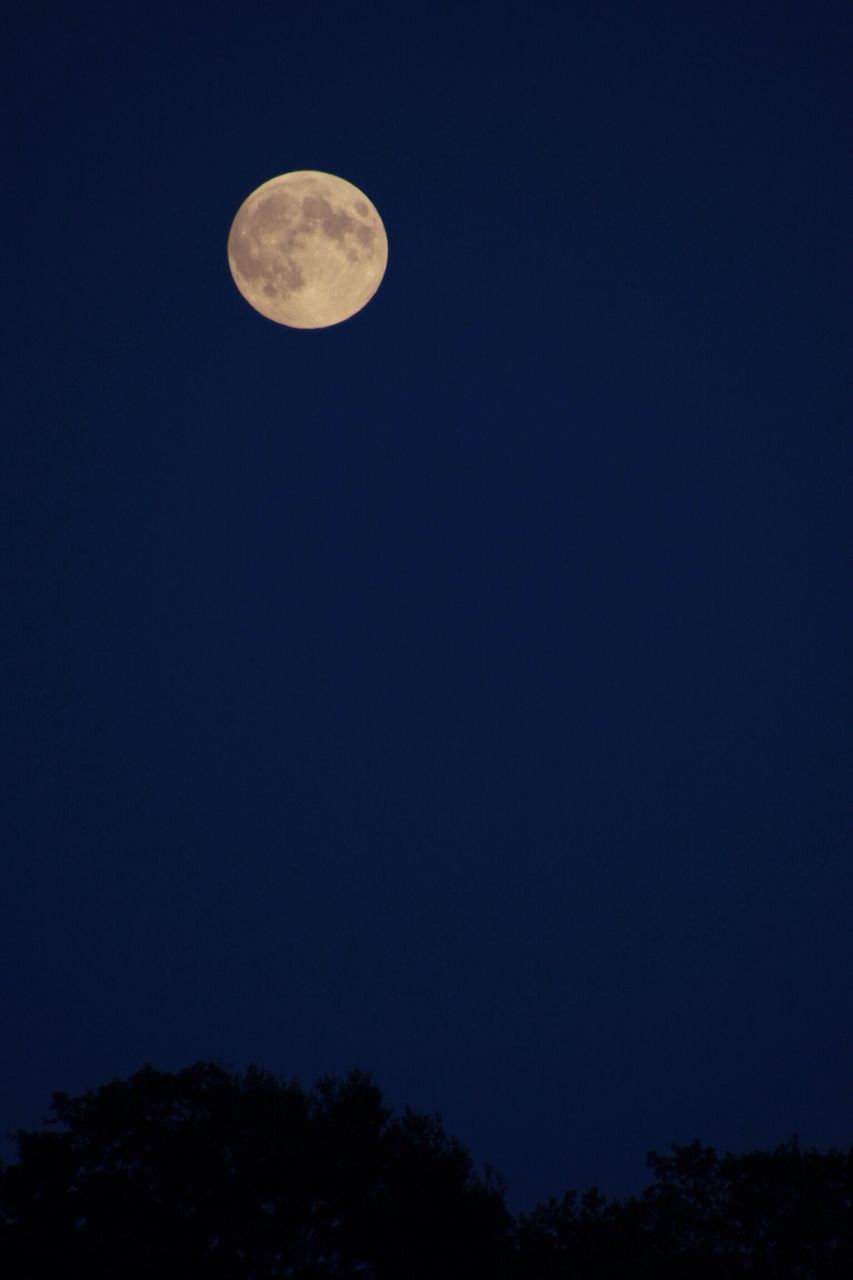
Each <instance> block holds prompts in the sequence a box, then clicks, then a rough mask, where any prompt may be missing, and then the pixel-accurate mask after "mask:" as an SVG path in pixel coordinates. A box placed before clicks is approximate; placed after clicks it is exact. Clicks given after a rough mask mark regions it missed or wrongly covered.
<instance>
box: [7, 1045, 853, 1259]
mask: <svg viewBox="0 0 853 1280" xmlns="http://www.w3.org/2000/svg"><path fill="white" fill-rule="evenodd" d="M52 1111H53V1113H54V1114H53V1118H52V1119H51V1120H49V1121H47V1128H46V1129H45V1130H40V1131H35V1130H25V1129H20V1130H18V1131H17V1134H16V1135H15V1136H16V1138H17V1146H18V1160H17V1162H16V1163H15V1164H11V1165H8V1166H6V1167H3V1166H1V1165H0V1275H2V1276H3V1278H4V1280H42V1277H44V1278H45V1280H47V1278H48V1277H49V1278H50V1280H83V1278H84V1277H85V1280H153V1277H155V1276H156V1277H158V1280H168V1277H171V1276H180V1277H182V1280H187V1278H192V1280H195V1277H198V1278H199V1280H238V1278H239V1280H331V1278H332V1277H334V1278H335V1280H350V1278H352V1280H356V1278H359V1280H457V1278H458V1280H462V1278H463V1277H464V1280H479V1278H480V1277H485V1278H486V1280H613V1277H622V1276H625V1277H632V1278H633V1277H638V1278H639V1280H646V1278H648V1280H651V1278H652V1277H654V1280H730V1278H732V1280H733V1278H735V1277H752V1278H753V1280H755V1278H756V1277H758V1278H761V1277H768V1280H769V1278H772V1280H836V1277H837V1278H838V1280H841V1277H844V1278H845V1280H847V1277H848V1276H851V1275H853V1147H851V1148H850V1149H849V1150H848V1151H847V1152H841V1151H830V1152H828V1153H825V1154H821V1153H818V1152H816V1151H814V1150H802V1149H801V1148H800V1146H799V1144H798V1142H797V1141H796V1139H793V1140H792V1141H791V1142H789V1143H786V1144H783V1145H782V1146H780V1147H778V1148H777V1149H776V1150H775V1151H772V1152H761V1151H757V1152H751V1153H748V1154H746V1155H741V1156H733V1155H724V1156H722V1157H718V1156H717V1154H716V1153H715V1151H714V1150H713V1149H712V1148H711V1147H706V1146H703V1145H702V1144H701V1143H699V1142H694V1143H692V1144H690V1145H688V1146H675V1147H673V1148H672V1154H671V1155H667V1156H662V1155H658V1154H657V1153H655V1152H652V1153H650V1154H649V1156H648V1157H647V1162H648V1165H649V1168H650V1169H651V1171H652V1173H653V1175H654V1182H653V1183H652V1184H651V1185H650V1186H649V1187H648V1188H647V1189H646V1190H645V1191H644V1192H643V1193H642V1194H641V1195H640V1196H638V1197H635V1198H631V1199H628V1200H625V1201H615V1202H612V1203H608V1202H607V1201H606V1200H605V1199H604V1197H603V1196H601V1195H600V1194H599V1192H598V1191H597V1190H596V1189H595V1188H593V1189H592V1190H590V1191H587V1192H586V1193H584V1194H583V1195H581V1196H579V1195H578V1194H577V1193H576V1192H574V1191H572V1192H567V1193H566V1194H565V1195H564V1196H563V1197H562V1199H560V1200H556V1199H552V1200H550V1201H548V1202H547V1203H546V1204H542V1205H539V1206H538V1207H537V1208H536V1209H534V1210H533V1211H532V1212H531V1213H526V1214H521V1215H520V1216H519V1217H518V1219H514V1218H513V1217H512V1216H511V1215H510V1213H509V1212H508V1210H507V1208H506V1204H505V1200H504V1191H505V1187H504V1183H503V1181H502V1179H501V1178H499V1177H498V1176H497V1175H495V1174H493V1173H491V1172H488V1171H487V1172H486V1173H485V1174H484V1175H480V1174H478V1173H477V1172H476V1171H475V1169H474V1167H473V1164H472V1161H471V1157H470V1156H469V1154H468V1152H467V1151H466V1150H465V1148H464V1147H462V1146H461V1145H460V1144H459V1143H458V1142H457V1141H456V1140H455V1139H453V1138H451V1137H449V1136H448V1135H447V1134H446V1133H445V1131H444V1129H443V1127H442V1124H441V1121H440V1119H439V1118H438V1117H436V1116H426V1115H421V1114H418V1113H416V1112H414V1111H412V1110H411V1109H410V1108H406V1109H405V1110H404V1111H403V1113H402V1114H401V1115H399V1116H396V1117H395V1116H394V1115H393V1114H392V1112H391V1111H390V1109H389V1108H388V1107H387V1106H385V1104H384V1103H383V1100H382V1095H381V1093H380V1091H379V1089H378V1088H377V1086H376V1085H375V1084H374V1083H373V1080H372V1079H371V1077H370V1076H368V1075H365V1074H363V1073H361V1072H358V1071H352V1072H350V1073H349V1074H348V1075H347V1076H345V1077H343V1078H340V1077H336V1076H324V1077H323V1078H322V1079H320V1080H319V1081H317V1083H316V1084H315V1085H314V1087H313V1089H311V1090H308V1091H306V1090H305V1089H303V1088H302V1087H301V1086H300V1085H299V1084H298V1083H297V1082H295V1081H290V1082H286V1081H282V1080H280V1079H278V1078H276V1077H274V1076H272V1075H270V1074H268V1073H267V1072H264V1071H260V1070H258V1069H257V1068H255V1067H250V1068H249V1069H248V1071H246V1072H245V1074H243V1075H242V1076H241V1075H237V1074H235V1073H234V1072H232V1071H230V1070H228V1069H227V1068H225V1067H223V1066H220V1065H218V1064H216V1063H212V1062H199V1063H196V1064H195V1065H193V1066H190V1067H187V1068H186V1069H185V1070H183V1071H179V1072H176V1073H168V1072H162V1071H158V1070H156V1069H155V1068H154V1067H152V1066H149V1065H146V1066H145V1067H143V1068H142V1070H141V1071H138V1072H136V1073H135V1074H134V1075H132V1076H130V1077H129V1078H128V1079H127V1080H116V1081H113V1082H112V1083H111V1084H107V1085H104V1086H102V1087H101V1088H99V1089H97V1090H95V1091H92V1090H89V1091H87V1092H86V1093H85V1094H83V1095H82V1096H80V1097H76V1098H71V1097H69V1096H68V1094H65V1093H55V1094H54V1095H53V1102H52Z"/></svg>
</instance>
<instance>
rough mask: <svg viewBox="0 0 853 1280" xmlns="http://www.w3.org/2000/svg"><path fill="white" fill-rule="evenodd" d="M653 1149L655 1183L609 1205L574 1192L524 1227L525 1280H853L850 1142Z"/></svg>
mask: <svg viewBox="0 0 853 1280" xmlns="http://www.w3.org/2000/svg"><path fill="white" fill-rule="evenodd" d="M672 1151H673V1154H672V1155H670V1156H662V1155H658V1154H657V1153H656V1152H654V1151H652V1152H650V1153H649V1155H648V1156H647V1158H646V1163H647V1164H648V1166H649V1168H650V1169H651V1170H652V1172H653V1173H654V1175H655V1182H654V1183H653V1184H652V1185H651V1186H649V1187H648V1188H647V1189H646V1190H645V1191H644V1192H643V1193H642V1195H641V1196H640V1197H639V1198H631V1199H629V1200H625V1201H621V1202H618V1201H617V1202H614V1203H611V1204H608V1203H607V1202H606V1201H605V1200H604V1199H603V1197H601V1196H600V1195H598V1193H597V1192H596V1191H595V1189H593V1191H591V1192H587V1193H586V1194H585V1195H584V1196H582V1197H580V1198H578V1196H577V1194H576V1193H575V1192H569V1193H568V1194H567V1195H565V1196H564V1197H563V1199H562V1200H560V1201H557V1200H551V1201H549V1202H548V1203H547V1204H546V1205H540V1206H539V1207H538V1208H537V1209H535V1210H534V1211H533V1213H531V1214H524V1215H522V1216H521V1220H520V1223H519V1226H518V1230H517V1238H518V1243H519V1253H520V1258H521V1260H522V1273H523V1274H524V1275H525V1276H529V1277H531V1280H532V1278H533V1277H535V1280H557V1277H561V1278H567V1277H570V1276H571V1277H575V1278H576V1280H599V1277H600V1278H601V1280H605V1278H607V1277H612V1276H617V1275H630V1276H632V1277H641V1278H642V1277H648V1278H649V1280H651V1278H652V1277H654V1280H694V1278H695V1280H729V1278H730V1277H741V1276H743V1277H747V1276H750V1277H772V1280H836V1277H837V1278H838V1280H842V1277H844V1278H846V1277H849V1276H851V1275H853V1147H851V1148H850V1149H849V1150H848V1151H847V1152H841V1151H830V1152H828V1153H826V1154H821V1153H819V1152H817V1151H804V1150H802V1149H801V1148H800V1146H799V1143H798V1142H797V1139H796V1138H794V1139H792V1140H791V1141H790V1142H789V1143H784V1144H783V1145H782V1146H780V1147H777V1149H776V1150H775V1151H772V1152H764V1151H755V1152H750V1153H748V1154H746V1155H741V1156H734V1155H725V1156H723V1157H718V1156H717V1154H716V1152H715V1151H714V1149H713V1148H712V1147H706V1146H703V1145H702V1143H700V1142H693V1143H690V1144H689V1145H687V1146H674V1147H673V1148H672Z"/></svg>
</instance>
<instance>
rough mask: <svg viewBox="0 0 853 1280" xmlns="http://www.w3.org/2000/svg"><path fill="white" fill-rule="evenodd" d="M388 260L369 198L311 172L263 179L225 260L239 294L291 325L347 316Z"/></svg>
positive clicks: (364, 299) (323, 323)
mask: <svg viewBox="0 0 853 1280" xmlns="http://www.w3.org/2000/svg"><path fill="white" fill-rule="evenodd" d="M387 262H388V237H387V236H386V234H385V227H384V226H383V225H382V219H381V218H380V216H379V214H378V213H377V212H376V209H375V208H374V206H373V204H372V203H371V201H370V200H368V198H367V196H366V195H365V194H364V192H363V191H359V189H358V187H354V186H353V185H352V183H351V182H346V181H345V180H344V179H343V178H336V177H335V176H334V175H333V174H331V173H319V172H318V171H317V170H315V169H299V170H296V171H295V172H294V173H283V174H281V175H280V176H279V177H277V178H270V180H269V182H265V183H263V185H262V186H260V187H258V188H257V189H256V190H255V191H253V192H252V194H251V195H249V196H247V197H246V199H245V200H244V201H243V203H242V204H241V205H240V208H239V209H238V210H237V215H236V217H235V218H234V221H233V223H232V224H231V231H230V233H229V235H228V265H229V266H230V268H231V274H232V276H233V277H234V283H235V284H236V286H237V288H238V289H239V290H240V292H241V293H242V295H243V297H244V298H245V299H246V301H247V302H248V303H249V305H250V306H252V307H254V308H255V310H256V311H259V312H260V313H261V315H262V316H266V317H267V318H268V319H269V320H274V321H275V322H276V324H286V325H289V326H290V327H291V328H293V329H325V328H326V327H328V326H329V325H333V324H340V323H341V321H342V320H348V319H349V317H350V316H353V315H355V313H356V312H357V311H360V310H361V308H362V307H363V306H365V305H366V303H368V302H369V301H370V299H371V298H372V297H373V295H374V293H375V292H376V290H377V289H378V288H379V285H380V283H381V281H382V277H383V275H384V274H385V267H386V265H387Z"/></svg>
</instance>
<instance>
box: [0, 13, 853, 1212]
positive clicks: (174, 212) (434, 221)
mask: <svg viewBox="0 0 853 1280" xmlns="http://www.w3.org/2000/svg"><path fill="white" fill-rule="evenodd" d="M851 17H853V11H851V8H850V6H849V4H848V3H846V2H839V3H833V2H830V0H826V2H821V0H811V2H809V3H806V2H805V0H804V2H803V3H785V2H784V0H778V2H775V3H772V4H771V3H763V2H761V3H759V2H757V0H756V2H754V3H750V2H749V0H740V2H738V3H734V2H733V0H709V2H708V3H704V2H702V0H692V2H691V3H689V4H685V3H683V2H682V0H671V2H664V0H647V2H646V3H642V4H640V3H637V4H634V3H628V0H620V2H618V3H615V2H611V3H608V2H607V0H588V2H586V3H583V2H572V3H559V4H558V3H556V2H555V3H528V4H519V3H512V4H507V3H504V4H500V3H491V4H489V5H485V4H482V5H479V4H476V5H475V4H471V3H464V2H462V0H455V2H452V3H451V2H449V0H448V2H447V3H432V4H427V3H424V2H423V0H420V2H418V3H411V4H408V3H403V2H402V0H397V2H396V3H395V4H384V3H376V2H374V3H371V4H367V5H356V4H352V3H343V2H341V0H327V2H326V3H322V4H320V3H318V4H308V3H304V2H303V3H300V4H294V3H289V2H285V0H279V3H272V2H271V0H270V2H268V3H265V4H261V3H258V2H257V0H240V3H237V0H231V3H229V4H227V5H225V4H221V3H210V2H208V3H201V2H200V0H199V2H198V3H191V2H188V3H183V4H182V3H176V2H175V0H171V2H170V3H168V4H167V3H160V2H158V0H146V3H144V4H138V5H135V4H130V3H126V4H117V3H115V0H110V3H108V4H107V3H100V2H98V0H95V2H92V3H84V4H82V5H71V4H68V3H66V2H65V0H62V2H60V0H13V2H11V3H9V0H7V3H6V4H5V5H4V17H3V19H2V29H0V49H1V50H2V53H0V62H2V65H0V105H2V112H3V115H2V119H3V140H4V143H5V144H6V155H7V158H6V161H5V163H4V166H3V170H4V178H5V179H6V181H5V183H4V189H5V195H4V200H3V206H2V209H3V219H4V222H5V229H4V234H3V246H4V254H3V258H4V266H3V292H4V294H5V305H4V308H3V321H2V324H3V339H2V350H3V369H4V372H3V378H2V383H0V415H2V463H0V486H2V490H1V492H0V510H2V520H3V536H2V548H3V562H4V567H3V581H4V586H3V592H2V594H3V605H4V614H5V617H6V621H5V622H4V625H3V632H2V645H3V648H4V649H5V651H6V656H5V658H4V661H3V669H4V676H3V697H4V711H3V717H2V718H3V723H4V731H3V732H4V739H5V743H6V748H7V764H6V766H5V768H4V781H5V786H4V790H5V791H6V792H7V802H6V803H5V806H4V818H3V835H2V849H3V855H2V856H3V868H2V879H0V939H2V942H0V1001H1V1002H2V1003H1V1004H0V1008H2V1026H3V1035H4V1042H5V1043H4V1050H3V1055H2V1057H3V1069H2V1079H0V1129H3V1130H6V1129H10V1128H12V1127H14V1126H17V1125H37V1124H39V1122H40V1120H41V1118H42V1116H44V1115H45V1114H47V1111H48V1107H49V1101H50V1093H51V1090H53V1089H64V1090H67V1091H70V1092H72V1093H73V1092H79V1091H82V1090H84V1089H86V1088H89V1087H91V1088H95V1087H97V1086H98V1085H99V1084H102V1083H106V1082H107V1081H108V1080H111V1079H114V1078H115V1077H117V1076H126V1075H128V1074H129V1073H131V1072H132V1071H134V1070H136V1069H137V1068H139V1067H140V1066H141V1065H142V1063H143V1062H145V1061H148V1062H151V1063H152V1064H154V1065H155V1066H157V1067H159V1068H161V1069H164V1070H176V1069H178V1068H180V1067H183V1066H186V1065H189V1064H190V1063H191V1062H194V1061H196V1060H198V1059H200V1058H209V1057H212V1058H217V1059H219V1060H220V1061H223V1062H225V1063H228V1064H230V1065H232V1066H234V1067H235V1068H236V1069H239V1070H242V1069H243V1068H244V1067H245V1066H247V1065H248V1064H249V1063H250V1062H255V1063H258V1064H259V1065H262V1066H264V1067H266V1068H267V1069H268V1070H270V1071H272V1072H274V1073H276V1074H278V1075H281V1076H284V1077H286V1078H289V1077H291V1076H293V1075H295V1076H297V1077H298V1078H299V1079H300V1080H301V1081H302V1082H303V1083H304V1084H305V1085H306V1086H308V1085H310V1084H311V1083H312V1082H313V1081H314V1079H315V1078H316V1077H317V1076H318V1075H319V1074H321V1073H323V1072H327V1071H334V1072H338V1071H345V1070H347V1069H348V1068H349V1067H360V1068H362V1069H363V1070H365V1071H369V1072H371V1073H372V1074H373V1075H374V1076H375V1078H376V1080H377V1083H378V1084H379V1085H380V1087H381V1088H382V1090H383V1092H384V1093H385V1095H386V1098H387V1100H388V1101H389V1103H390V1104H391V1105H393V1106H394V1107H400V1106H402V1105H403V1104H404V1103H409V1104H411V1105H412V1106H413V1107H415V1108H416V1109H417V1110H421V1111H439V1112H441V1114H442V1116H443V1118H444V1122H445V1125H446V1127H447V1128H448V1130H449V1131H450V1132H452V1133H453V1134H455V1135H456V1136H458V1137H459V1138H460V1140H461V1141H463V1142H464V1143H465V1144H466V1145H467V1146H468V1147H469V1148H470V1150H471V1152H472V1155H473V1156H474V1158H475V1160H476V1162H477V1163H478V1164H479V1163H480V1162H483V1161H489V1162H491V1163H492V1164H494V1165H495V1166H496V1167H497V1168H498V1169H499V1170H501V1171H502V1172H503V1173H504V1174H505V1175H506V1176H507V1178H508V1180H509V1197H508V1198H509V1203H510V1205H511V1207H514V1208H518V1207H522V1208H526V1207H530V1206H532V1205H533V1203H535V1201H536V1200H539V1199H542V1198H545V1197H547V1196H548V1195H550V1194H559V1193H561V1192H562V1191H563V1190H564V1189H566V1188H567V1187H570V1186H580V1187H586V1186H588V1185H590V1184H591V1183H593V1182H596V1183H598V1185H599V1186H600V1187H601V1189H602V1190H603V1191H604V1193H605V1194H607V1195H608V1196H617V1195H624V1194H628V1193H631V1192H634V1191H636V1190H638V1189H639V1188H640V1187H641V1186H642V1185H643V1183H644V1181H645V1178H646V1174H645V1167H644V1160H643V1157H644V1153H645V1152H646V1150H648V1149H649V1148H651V1147H655V1148H657V1149H659V1150H666V1149H667V1148H668V1147H669V1144H670V1143H672V1142H689V1141H690V1140H692V1139H693V1138H695V1137H699V1138H701V1139H702V1140H703V1141H704V1142H707V1143H710V1144H713V1145H715V1146H718V1147H720V1148H722V1149H729V1150H733V1151H744V1150H750V1149H754V1148H756V1147H765V1148H766V1147H772V1146H775V1145H776V1144H778V1143H780V1142H782V1141H784V1140H786V1139H787V1138H788V1137H790V1136H791V1134H792V1133H795V1132H796V1133H798V1134H799V1135H800V1139H801V1142H802V1143H803V1144H805V1145H811V1144H815V1145H816V1146H818V1147H821V1148H823V1147H827V1146H832V1145H835V1146H840V1145H841V1146H843V1145H846V1144H848V1143H849V1142H850V1140H851V1138H853V1092H851V1090H850V1080H851V1073H853V955H852V954H851V940H850V920H851V903H853V860H851V848H853V842H851V838H850V837H851V831H850V822H849V807H848V798H849V779H850V773H851V765H853V752H851V732H850V729H851V723H853V688H851V680H850V672H851V654H852V653H853V644H851V641H853V627H851V612H850V609H849V600H850V590H849V584H850V578H851V573H850V570H851V564H853V557H851V554H850V553H851V525H853V521H851V500H850V494H851V479H853V468H851V445H850V423H851V412H850V410H851V399H852V398H851V395H850V381H849V377H848V352H849V349H850V337H851V332H850V330H851V326H850V323H849V310H848V301H849V296H850V283H851V279H850V269H849V262H850V260H849V257H848V256H847V242H848V237H849V228H850V223H851V212H853V201H851V198H850V196H851V187H850V178H849V159H848V154H847V153H848V144H849V128H848V125H847V121H848V120H849V111H850V97H849V90H848V88H847V83H846V82H847V79H848V75H849V68H850V66H851V65H853V39H851V34H853V22H851ZM294 169H319V170H324V171H327V172H330V173H334V174H338V175H340V176H341V177H343V178H345V179H347V180H348V181H349V182H352V183H354V184H355V185H356V186H358V187H360V188H361V189H362V190H363V191H364V192H365V193H366V194H367V195H368V196H369V197H370V199H371V200H372V201H373V202H374V203H375V205H376V207H377V209H378V210H379V213H380V214H381V216H382V218H383V221H384V223H385V226H386V229H387V232H388V239H389V263H388V270H387V273H386V276H385V280H384V282H383V284H382V286H381V287H380V289H379V291H378V293H377V294H376V296H375V297H374V298H373V300H372V301H371V302H370V303H369V304H368V306H367V307H366V308H365V309H364V310H363V311H362V312H360V313H359V314H358V315H356V316H355V317H353V318H352V319H350V320H348V321H346V322H345V323H343V324H341V325H339V326H335V327H332V328H329V329H325V330H316V331H297V330H293V329H288V328H286V327H283V326H281V325H277V324H273V323H271V322H270V321H268V320H265V319H264V318H262V317H261V316H260V315H258V314H257V313H256V312H254V311H253V310H252V309H251V308H250V307H249V306H248V305H247V304H246V303H245V301H244V300H243V299H242V298H241V296H240V294H239V293H238V292H237V290H236V288H235V287H234V284H233V282H232V279H231V276H230V274H229V270H228V264H227V259H226V252H225V249H226V240H227V236H228V231H229V227H230V224H231V220H232V219H233V217H234V215H235V213H236V211H237V209H238V207H239V206H240V204H241V202H242V201H243V199H244V198H245V197H246V196H247V195H248V194H249V192H250V191H252V190H253V189H254V188H255V187H257V186H258V185H260V183H262V182H264V181H266V180H267V179H268V178H271V177H273V176H275V175H276V174H280V173H284V172H287V171H290V170H294ZM12 1151H13V1147H12V1145H11V1143H9V1142H7V1141H5V1140H4V1146H3V1153H4V1155H5V1156H6V1158H9V1156H10V1155H11V1153H12Z"/></svg>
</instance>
